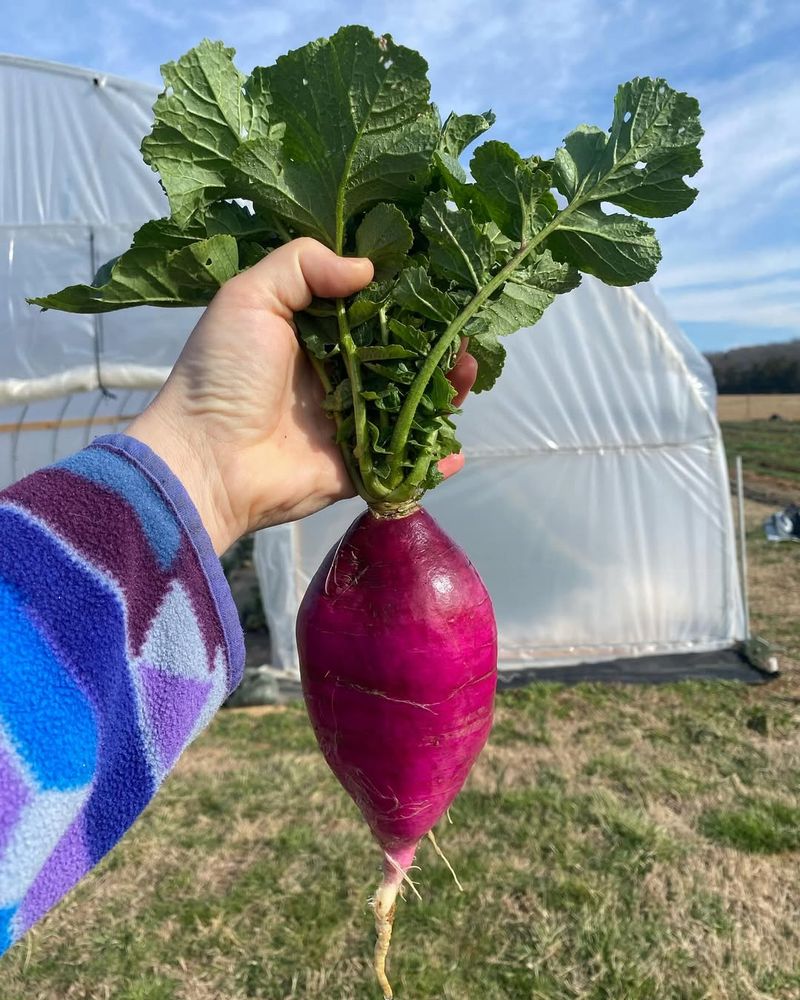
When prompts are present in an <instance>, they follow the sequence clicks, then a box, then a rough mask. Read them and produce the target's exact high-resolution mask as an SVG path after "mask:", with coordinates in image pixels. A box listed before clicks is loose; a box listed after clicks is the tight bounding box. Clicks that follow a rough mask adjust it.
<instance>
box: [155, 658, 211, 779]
mask: <svg viewBox="0 0 800 1000" xmlns="http://www.w3.org/2000/svg"><path fill="white" fill-rule="evenodd" d="M139 674H140V676H141V678H142V687H143V689H144V702H145V709H146V711H147V716H148V722H149V724H150V731H151V733H152V735H153V737H154V740H155V743H156V748H157V750H158V755H159V760H160V763H161V766H162V767H163V768H164V769H165V770H168V769H169V768H171V767H172V765H173V764H174V763H175V761H176V760H177V759H178V755H179V754H180V752H181V750H183V748H184V747H185V746H186V741H187V740H188V738H189V735H190V733H191V731H192V729H193V728H194V725H195V723H196V721H197V717H198V715H199V714H200V710H201V708H202V707H203V705H205V703H206V699H207V698H208V695H209V693H210V692H211V684H209V683H203V682H202V681H196V680H192V679H191V678H188V677H176V676H174V675H173V674H167V673H164V671H163V670H158V669H156V668H155V667H151V666H150V665H149V664H146V663H145V664H143V665H142V666H141V667H140V668H139Z"/></svg>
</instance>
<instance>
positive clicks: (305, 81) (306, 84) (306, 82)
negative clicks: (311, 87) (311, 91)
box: [303, 77, 308, 87]
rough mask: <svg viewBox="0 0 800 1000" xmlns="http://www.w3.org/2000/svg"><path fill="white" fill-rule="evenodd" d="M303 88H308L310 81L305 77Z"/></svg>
mask: <svg viewBox="0 0 800 1000" xmlns="http://www.w3.org/2000/svg"><path fill="white" fill-rule="evenodd" d="M303 86H304V87H307V86H308V80H307V79H306V78H305V77H303Z"/></svg>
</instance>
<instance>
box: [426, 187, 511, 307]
mask: <svg viewBox="0 0 800 1000" xmlns="http://www.w3.org/2000/svg"><path fill="white" fill-rule="evenodd" d="M419 221H420V226H421V228H422V232H423V233H424V234H425V235H426V236H427V238H428V243H429V245H430V246H429V253H430V259H431V267H432V268H433V270H434V273H435V274H436V275H437V276H439V277H442V278H445V279H447V280H449V281H456V282H458V283H459V284H460V285H467V286H468V287H469V286H471V287H472V288H474V289H475V291H479V290H480V288H481V287H482V285H483V284H484V283H485V281H486V280H487V278H488V275H489V270H490V268H491V266H492V264H494V254H493V253H492V244H491V242H490V241H489V237H488V236H487V235H486V234H485V233H483V232H481V231H480V230H479V229H478V227H477V226H476V225H475V223H474V222H473V220H472V216H471V215H470V213H469V212H468V211H466V210H464V209H450V208H448V206H447V195H446V194H445V193H444V191H437V192H436V193H435V194H429V195H428V197H427V198H426V199H425V201H424V202H423V205H422V211H421V212H420V217H419Z"/></svg>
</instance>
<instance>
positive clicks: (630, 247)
mask: <svg viewBox="0 0 800 1000" xmlns="http://www.w3.org/2000/svg"><path fill="white" fill-rule="evenodd" d="M547 246H548V247H549V248H550V250H551V251H552V254H553V256H554V257H555V258H556V259H557V260H561V261H569V263H570V264H573V265H575V266H576V267H578V268H580V270H581V271H584V272H585V273H586V274H593V275H594V276H595V277H597V278H600V279H601V280H602V281H605V283H606V284H607V285H632V284H634V283H635V282H637V281H647V280H648V279H649V278H652V277H653V275H654V274H655V271H656V268H657V267H658V262H659V261H660V260H661V248H660V247H659V245H658V241H657V240H656V237H655V233H654V232H653V230H652V229H651V227H650V226H648V225H647V223H646V222H643V221H642V220H641V219H637V218H636V217H635V216H632V215H606V214H605V213H604V212H603V211H602V210H601V209H600V208H599V206H596V205H588V206H587V207H586V208H582V209H579V210H578V211H576V212H573V213H572V214H571V215H570V217H569V218H568V219H566V220H565V221H564V224H563V225H562V226H560V227H559V229H558V230H556V232H554V233H553V234H552V235H551V236H550V237H549V238H548V240H547Z"/></svg>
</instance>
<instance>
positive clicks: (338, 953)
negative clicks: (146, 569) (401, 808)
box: [0, 425, 800, 1000]
mask: <svg viewBox="0 0 800 1000" xmlns="http://www.w3.org/2000/svg"><path fill="white" fill-rule="evenodd" d="M762 429H763V428H762V426H761V425H759V426H754V427H751V428H750V429H749V431H748V429H747V428H742V427H741V426H739V425H732V426H729V427H726V429H725V431H726V437H727V438H728V440H729V444H731V445H732V444H733V443H734V442H735V444H736V447H737V448H739V450H741V451H742V452H743V453H744V454H745V455H746V465H747V466H748V467H749V466H750V465H752V466H753V468H756V467H758V462H759V461H762V460H763V461H768V460H769V459H768V457H767V458H766V459H765V458H763V456H764V454H765V453H769V454H771V455H777V452H778V451H779V450H780V449H775V448H774V447H773V444H772V440H773V439H769V440H768V439H765V438H763V437H760V436H759V435H760V432H761V430H762ZM768 431H769V433H770V434H771V433H772V428H771V426H770V428H768ZM748 448H749V450H748ZM786 448H787V450H788V451H789V452H791V450H792V444H791V441H789V443H788V444H787V445H786ZM795 454H796V452H795ZM759 456H761V458H759ZM784 464H785V462H784V460H783V458H780V459H778V458H776V459H775V465H774V466H773V467H772V468H771V469H770V468H767V469H764V468H761V472H759V473H758V475H761V476H762V477H763V478H764V479H765V480H770V475H769V473H770V472H773V473H774V472H776V471H777V467H778V466H780V472H781V475H783V474H784V473H786V472H787V471H791V470H786V469H784V468H783V466H784ZM796 481H797V480H796V479H794V478H792V477H789V478H787V479H785V480H784V479H782V478H779V479H776V480H774V481H773V485H772V487H771V488H772V489H773V490H774V491H775V495H779V494H781V491H782V490H783V489H784V486H781V485H780V484H781V483H785V484H789V485H788V486H787V487H786V488H787V489H789V490H790V491H791V489H792V485H791V484H793V483H794V482H796ZM776 484H778V485H776ZM746 508H747V511H746V512H747V523H748V532H749V548H750V576H751V579H750V583H751V603H752V609H753V619H754V626H755V628H756V631H758V632H760V633H762V634H763V635H766V636H767V637H768V638H769V639H770V640H771V641H772V642H774V643H775V644H776V645H777V646H778V647H779V650H778V655H779V657H780V661H781V668H782V670H783V676H782V677H781V678H780V679H779V680H777V681H775V682H773V683H771V684H768V685H763V686H756V687H747V686H742V685H735V684H722V683H716V684H698V683H691V684H689V683H687V684H678V685H670V686H666V687H659V688H653V687H625V688H623V687H614V686H606V687H600V686H591V685H583V686H580V687H576V688H563V687H556V686H552V685H546V684H540V685H537V686H534V687H531V688H528V689H525V690H521V691H517V692H512V693H508V694H505V695H504V696H502V697H501V698H500V701H499V707H498V722H497V726H496V729H495V731H494V734H493V736H492V739H491V742H490V746H489V747H488V749H487V751H486V752H485V754H484V756H483V757H482V759H481V761H480V763H479V766H478V767H477V768H476V770H475V772H474V773H473V776H472V777H471V779H470V781H469V784H468V786H467V789H466V790H465V791H464V793H463V794H462V795H461V796H460V798H459V799H458V800H457V802H456V805H455V808H454V809H453V813H452V818H453V825H452V826H448V825H446V824H445V826H444V828H443V829H442V830H441V831H440V832H439V840H440V843H441V844H442V846H443V847H444V850H445V852H446V853H447V854H448V857H449V858H450V860H451V862H452V863H453V865H454V866H455V868H456V869H457V871H458V873H459V875H460V876H461V878H462V881H463V882H464V884H465V888H466V891H465V892H464V893H463V894H460V893H458V892H457V890H456V888H455V886H454V885H453V883H452V881H451V879H450V876H449V875H448V873H447V871H446V870H445V869H444V868H443V866H442V865H441V864H440V863H439V861H438V860H437V858H436V857H435V856H434V854H433V852H432V850H430V849H427V848H425V849H423V850H422V853H421V858H420V864H421V870H420V871H419V872H418V873H417V881H418V882H419V886H420V891H421V892H422V895H423V902H422V903H419V902H416V901H410V902H408V903H405V904H403V905H402V906H401V908H400V913H399V916H398V921H397V930H396V938H395V947H394V952H393V959H392V971H393V978H394V982H395V987H396V990H397V995H398V997H399V998H400V1000H797V998H798V997H800V922H798V919H797V914H798V899H800V728H798V723H800V547H798V546H794V545H791V544H783V545H779V546H769V545H768V544H767V543H766V542H765V541H764V539H763V536H762V533H761V521H762V519H763V517H764V516H765V515H766V514H767V513H769V512H770V511H771V510H773V509H774V505H769V504H766V505H765V504H763V503H758V502H756V501H748V502H747V505H746ZM377 868H378V864H377V858H376V853H375V849H374V847H373V846H372V844H371V843H370V841H369V838H368V836H367V834H366V833H365V831H364V829H363V827H362V825H361V823H360V822H359V820H358V819H357V816H356V812H355V809H354V807H353V806H352V804H351V803H350V801H349V800H348V799H347V798H346V796H345V795H344V793H343V792H342V791H340V789H339V787H338V786H337V784H336V782H335V780H334V779H333V778H332V777H331V775H330V774H329V773H328V772H327V770H326V768H325V766H324V764H323V763H322V761H321V759H320V757H319V755H318V753H317V751H316V748H315V746H314V743H313V739H312V737H311V735H310V732H309V728H308V726H307V724H306V721H305V719H304V716H303V712H302V710H301V709H300V707H298V706H289V707H286V708H277V709H255V710H239V711H226V712H223V713H221V714H220V715H219V716H218V718H217V719H216V721H215V722H214V723H213V725H212V726H211V728H210V730H209V731H208V732H207V733H206V734H205V735H203V736H202V737H201V738H200V739H199V740H198V741H197V743H196V744H195V745H194V746H193V747H192V748H191V749H190V750H189V751H188V752H187V753H186V755H185V756H184V758H183V759H182V760H181V762H180V763H179V765H178V767H177V769H176V771H175V773H174V774H173V775H172V776H171V777H170V778H169V779H168V781H167V782H166V784H165V787H164V788H163V790H162V791H161V793H160V794H159V795H158V797H157V798H156V800H155V801H154V803H153V804H152V805H151V807H150V808H149V809H148V810H147V811H146V813H145V815H144V816H143V818H142V819H141V821H140V822H139V823H138V824H137V825H136V827H135V828H134V829H133V831H132V832H131V833H130V835H129V836H128V837H127V838H125V840H124V841H123V843H122V844H120V845H119V847H118V848H117V849H115V850H114V851H113V852H112V853H111V855H110V856H109V857H108V858H107V859H106V860H105V861H104V862H103V863H102V864H101V865H100V866H99V868H98V869H97V870H96V871H95V872H94V873H93V874H92V875H91V876H90V877H89V878H88V879H86V880H85V881H84V882H83V883H82V885H81V886H79V888H78V889H77V890H76V891H75V892H73V893H72V894H71V895H70V896H69V897H68V898H67V899H66V900H65V901H64V902H63V903H62V904H61V905H60V906H59V907H57V908H56V910H55V911H54V912H53V913H52V914H51V915H50V916H49V917H48V918H46V919H45V920H44V921H43V922H42V923H41V924H40V925H39V926H38V927H37V928H36V929H34V931H33V932H32V933H31V934H29V935H28V937H27V938H26V939H25V940H24V941H23V942H22V943H20V944H19V945H18V946H17V947H16V948H15V949H14V950H12V952H11V953H10V954H9V955H8V956H6V958H5V959H3V960H0V997H1V998H2V1000H244V998H250V997H257V998H263V1000H290V998H292V1000H295V998H296V1000H372V998H377V996H378V994H377V991H376V990H375V988H374V986H373V984H372V981H371V973H370V969H369V949H370V941H371V934H370V930H371V928H370V915H369V911H368V908H367V899H368V897H369V895H370V893H371V891H372V890H373V887H374V883H375V879H376V875H377Z"/></svg>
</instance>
